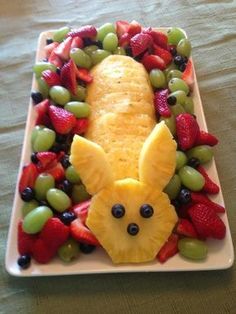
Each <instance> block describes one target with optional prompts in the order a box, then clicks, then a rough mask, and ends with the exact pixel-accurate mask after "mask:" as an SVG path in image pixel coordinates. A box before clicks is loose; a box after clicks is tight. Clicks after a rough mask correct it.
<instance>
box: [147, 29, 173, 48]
mask: <svg viewBox="0 0 236 314" xmlns="http://www.w3.org/2000/svg"><path fill="white" fill-rule="evenodd" d="M143 33H145V34H148V35H150V36H152V39H153V41H154V43H155V44H156V45H158V46H160V47H161V48H163V49H165V50H167V48H168V37H167V36H166V34H164V33H162V32H160V31H156V30H153V29H152V28H151V27H148V28H146V29H144V30H143Z"/></svg>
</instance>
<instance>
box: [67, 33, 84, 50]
mask: <svg viewBox="0 0 236 314" xmlns="http://www.w3.org/2000/svg"><path fill="white" fill-rule="evenodd" d="M83 47H84V42H83V39H82V38H80V37H79V36H78V37H74V38H73V40H72V43H71V46H70V49H73V48H80V49H82V48H83Z"/></svg>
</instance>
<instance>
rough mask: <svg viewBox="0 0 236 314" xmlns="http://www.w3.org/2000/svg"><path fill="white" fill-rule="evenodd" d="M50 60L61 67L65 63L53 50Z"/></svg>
mask: <svg viewBox="0 0 236 314" xmlns="http://www.w3.org/2000/svg"><path fill="white" fill-rule="evenodd" d="M56 49H57V48H56ZM48 62H50V63H52V64H54V65H55V66H56V67H57V68H61V67H62V65H63V61H62V59H61V58H60V57H58V55H57V54H56V53H55V51H54V50H53V51H52V52H51V54H50V57H49V58H48Z"/></svg>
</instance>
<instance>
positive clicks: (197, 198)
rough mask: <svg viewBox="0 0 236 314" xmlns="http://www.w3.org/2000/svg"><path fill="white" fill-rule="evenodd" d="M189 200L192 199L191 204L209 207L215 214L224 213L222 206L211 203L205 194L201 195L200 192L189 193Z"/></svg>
mask: <svg viewBox="0 0 236 314" xmlns="http://www.w3.org/2000/svg"><path fill="white" fill-rule="evenodd" d="M191 198H192V202H193V203H194V204H198V203H201V204H204V205H206V206H208V207H211V208H212V209H214V211H215V212H216V213H224V212H225V208H224V207H223V206H221V205H220V204H217V203H215V202H213V201H212V200H210V199H209V198H208V197H207V195H206V194H204V193H201V192H191Z"/></svg>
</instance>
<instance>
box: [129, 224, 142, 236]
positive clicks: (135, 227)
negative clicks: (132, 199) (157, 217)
mask: <svg viewBox="0 0 236 314" xmlns="http://www.w3.org/2000/svg"><path fill="white" fill-rule="evenodd" d="M127 232H128V233H129V234H130V235H132V236H135V235H136V234H137V233H138V232H139V226H138V225H137V224H135V223H130V224H129V225H128V227H127Z"/></svg>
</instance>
